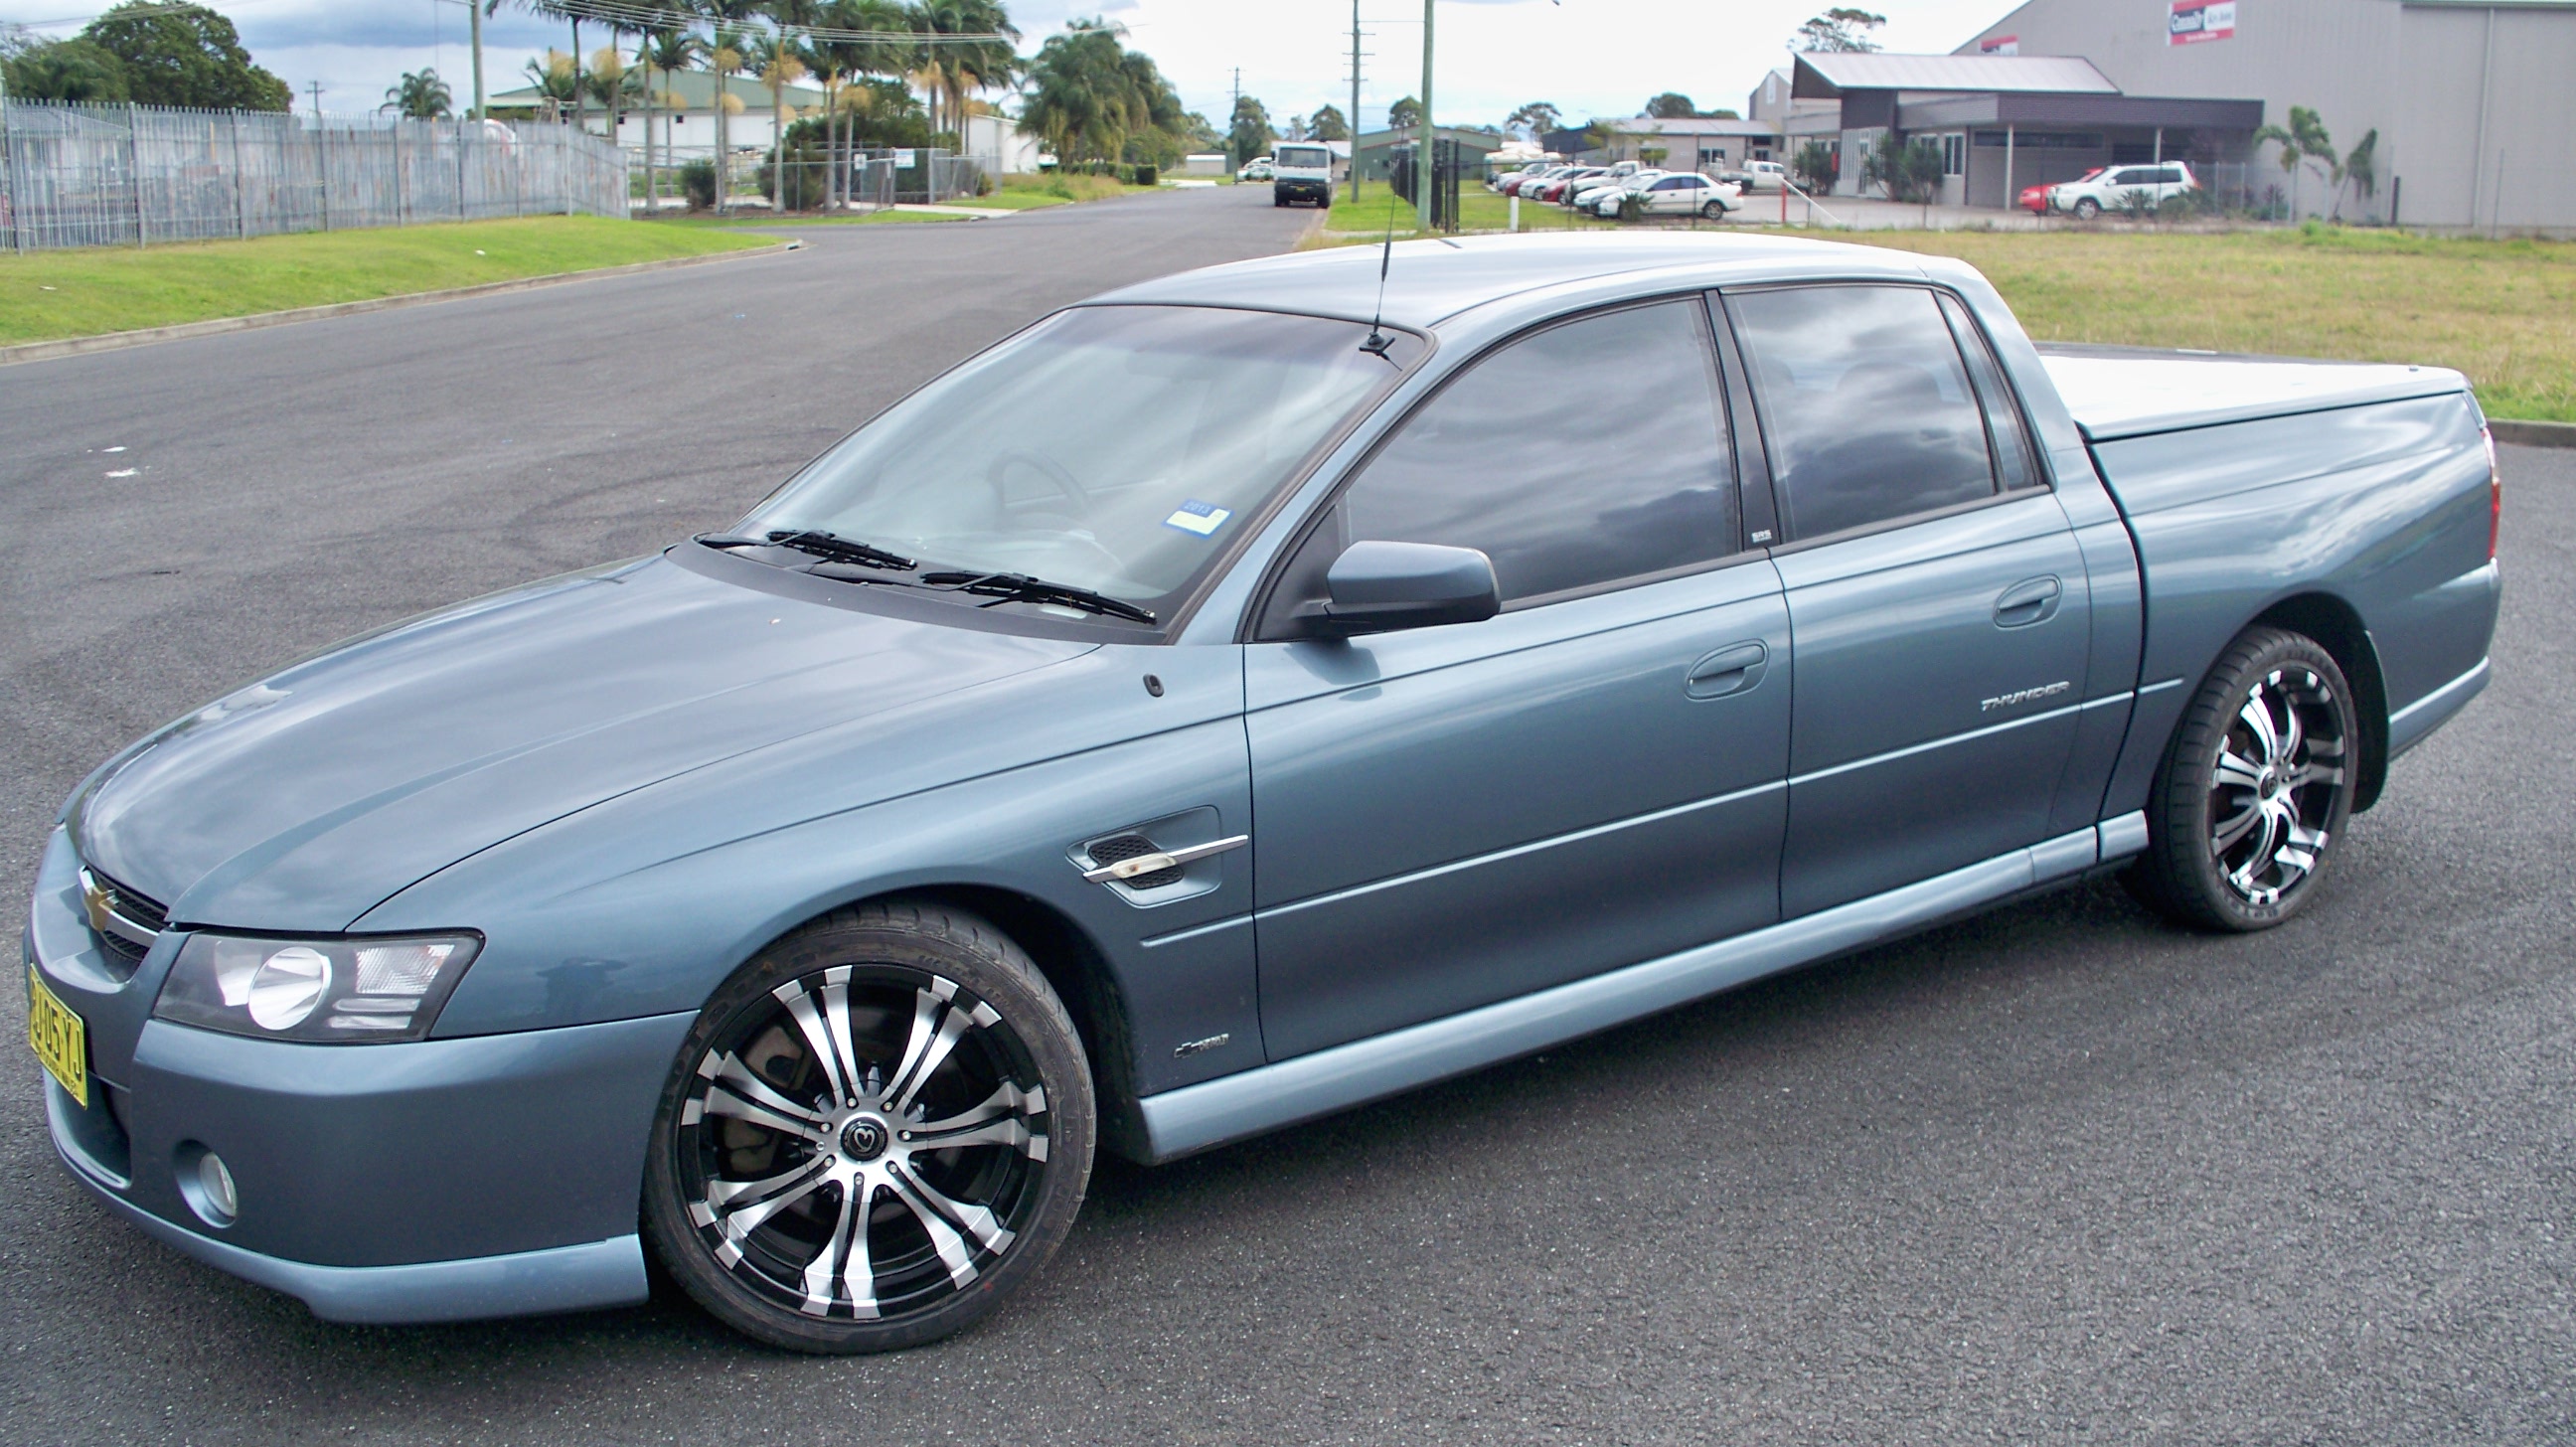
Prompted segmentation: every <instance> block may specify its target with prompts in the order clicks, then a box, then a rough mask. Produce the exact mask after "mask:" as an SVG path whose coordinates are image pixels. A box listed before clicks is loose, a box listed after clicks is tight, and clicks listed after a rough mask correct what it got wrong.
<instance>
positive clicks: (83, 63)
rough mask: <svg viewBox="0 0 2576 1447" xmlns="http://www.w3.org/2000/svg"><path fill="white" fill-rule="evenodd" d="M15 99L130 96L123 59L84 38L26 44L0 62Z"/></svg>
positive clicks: (56, 99) (86, 98)
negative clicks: (24, 47)
mask: <svg viewBox="0 0 2576 1447" xmlns="http://www.w3.org/2000/svg"><path fill="white" fill-rule="evenodd" d="M0 72H5V78H6V79H7V81H8V83H9V94H11V95H12V96H15V97H17V98H18V99H19V100H50V101H122V100H126V99H129V98H130V96H129V94H128V92H127V89H126V83H125V63H124V62H123V61H121V60H118V59H117V58H116V56H115V55H113V54H111V53H110V52H109V51H108V50H107V49H106V48H105V47H103V46H100V45H98V44H96V43H94V42H91V41H87V40H57V41H55V42H53V43H52V44H50V45H35V46H29V47H28V48H26V49H25V50H22V51H20V52H18V53H17V54H16V55H13V56H10V57H8V59H7V60H6V61H5V63H0Z"/></svg>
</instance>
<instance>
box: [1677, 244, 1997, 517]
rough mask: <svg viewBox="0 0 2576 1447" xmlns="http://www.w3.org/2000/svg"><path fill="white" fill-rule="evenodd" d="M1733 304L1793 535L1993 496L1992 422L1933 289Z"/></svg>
mask: <svg viewBox="0 0 2576 1447" xmlns="http://www.w3.org/2000/svg"><path fill="white" fill-rule="evenodd" d="M1728 304H1729V307H1730V308H1731V310H1732V311H1733V313H1734V316H1735V330H1736V338H1737V340H1738V341H1739V342H1741V343H1742V344H1743V347H1744V356H1745V366H1746V367H1747V369H1748V370H1750V371H1751V372H1752V374H1753V384H1754V388H1755V391H1756V393H1757V394H1758V396H1759V398H1760V401H1761V406H1762V422H1763V427H1764V434H1765V436H1766V437H1767V438H1768V439H1769V441H1770V451H1771V472H1772V476H1773V477H1774V478H1775V479H1776V480H1777V481H1778V482H1779V484H1780V493H1781V499H1780V500H1781V503H1782V505H1783V506H1784V507H1786V508H1787V509H1788V514H1789V516H1788V525H1789V527H1790V529H1791V530H1792V531H1791V535H1792V536H1794V537H1802V538H1812V537H1815V536H1817V535H1819V534H1822V533H1830V532H1839V531H1841V530H1842V529H1844V528H1856V527H1865V526H1867V525H1869V524H1871V523H1876V522H1884V521H1886V520H1888V519H1889V518H1897V517H1903V516H1905V515H1906V514H1908V513H1917V512H1923V511H1926V510H1928V509H1931V508H1937V507H1948V506H1950V505H1952V504H1954V503H1962V502H1969V501H1973V500H1975V499H1977V498H1981V497H1989V496H1992V495H1993V493H1994V491H1995V473H1994V466H1993V463H1992V461H1991V460H1990V459H1989V458H1988V456H1987V453H1986V428H1985V421H1984V419H1983V417H1982V416H1981V415H1980V413H1979V411H1978V407H1977V401H1976V397H1975V395H1974V394H1973V393H1971V392H1970V391H1969V390H1968V374H1967V372H1966V371H1965V369H1963V368H1962V367H1961V365H1960V362H1959V348H1958V345H1957V343H1955V342H1954V341H1952V340H1951V337H1950V327H1949V324H1948V323H1947V322H1945V321H1943V320H1942V318H1941V309H1940V307H1939V306H1938V305H1936V304H1935V303H1934V302H1933V300H1932V293H1931V292H1929V291H1926V290H1924V289H1922V288H1920V287H1904V286H1816V287H1795V288H1789V289H1785V290H1781V291H1762V292H1749V293H1743V294H1739V295H1737V296H1735V297H1733V298H1731V299H1730V301H1729V303H1728Z"/></svg>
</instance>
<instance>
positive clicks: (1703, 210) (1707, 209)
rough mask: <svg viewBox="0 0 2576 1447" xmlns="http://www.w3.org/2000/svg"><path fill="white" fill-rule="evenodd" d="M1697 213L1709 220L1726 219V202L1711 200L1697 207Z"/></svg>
mask: <svg viewBox="0 0 2576 1447" xmlns="http://www.w3.org/2000/svg"><path fill="white" fill-rule="evenodd" d="M1699 214H1701V215H1702V216H1705V217H1707V218H1708V219H1709V220H1711V221H1723V220H1725V219H1726V203H1725V202H1723V201H1711V202H1709V203H1708V204H1707V205H1705V206H1702V207H1700V208H1699Z"/></svg>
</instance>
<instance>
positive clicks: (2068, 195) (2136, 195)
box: [2048, 161, 2200, 221]
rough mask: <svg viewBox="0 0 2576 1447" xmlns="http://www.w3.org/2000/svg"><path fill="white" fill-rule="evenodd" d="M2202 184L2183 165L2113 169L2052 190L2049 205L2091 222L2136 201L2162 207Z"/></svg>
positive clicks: (2091, 174) (2088, 175)
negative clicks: (2165, 201)
mask: <svg viewBox="0 0 2576 1447" xmlns="http://www.w3.org/2000/svg"><path fill="white" fill-rule="evenodd" d="M2199 184H2200V183H2199V182H2198V181H2197V180H2195V179H2193V177H2192V174H2191V167H2189V166H2187V165H2185V164H2183V163H2182V162H2180V161H2167V162H2165V163H2164V164H2162V165H2159V166H2113V167H2111V168H2109V169H2108V170H2105V171H2096V172H2091V173H2088V174H2087V175H2086V176H2085V177H2084V178H2083V179H2081V180H2075V181H2069V182H2067V183H2065V184H2064V185H2062V186H2052V187H2050V188H2049V191H2048V205H2049V209H2050V210H2052V211H2066V212H2071V213H2073V214H2074V215H2075V216H2077V217H2078V218H2080V219H2082V220H2085V221H2090V220H2092V219H2093V218H2094V217H2096V216H2099V215H2101V214H2102V213H2103V212H2104V211H2109V210H2116V209H2118V208H2120V207H2122V206H2126V205H2128V204H2130V202H2131V201H2132V200H2133V199H2143V200H2144V201H2145V203H2146V204H2147V205H2150V206H2156V205H2161V204H2163V202H2164V200H2165V198H2166V197H2168V196H2178V195H2181V194H2182V193H2183V192H2185V191H2189V190H2191V189H2192V188H2194V187H2195V186H2198V185H2199Z"/></svg>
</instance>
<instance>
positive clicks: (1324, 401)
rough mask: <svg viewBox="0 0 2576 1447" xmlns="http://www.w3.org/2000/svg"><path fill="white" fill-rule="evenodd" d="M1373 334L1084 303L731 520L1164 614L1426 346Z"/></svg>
mask: <svg viewBox="0 0 2576 1447" xmlns="http://www.w3.org/2000/svg"><path fill="white" fill-rule="evenodd" d="M1367 336H1368V328H1367V327H1365V326H1360V325H1357V324H1354V323H1350V322H1341V321H1331V320H1326V319H1323V318H1317V317H1301V316H1285V315H1280V314H1277V313H1272V312H1255V311H1238V310H1232V309H1225V308H1216V307H1159V306H1099V307H1076V308H1073V309H1071V310H1069V311H1065V312H1061V313H1059V314H1057V315H1056V316H1054V317H1051V318H1049V319H1047V320H1046V321H1044V322H1041V323H1039V324H1038V325H1037V326H1035V327H1032V328H1030V329H1029V330H1028V331H1026V332H1024V333H1022V334H1021V335H1019V336H1018V337H1015V338H1013V339H1011V340H1010V341H1008V342H1005V343H1004V344H1002V345H1001V346H998V347H996V348H994V349H993V350H991V351H989V352H986V353H985V354H984V355H982V356H980V357H977V358H975V359H974V360H972V361H970V362H968V363H966V364H965V365H964V366H961V367H959V368H957V369H956V370H955V371H953V372H950V373H948V374H947V375H946V376H943V377H941V378H939V379H938V380H937V381H935V382H932V383H931V384H930V385H929V386H927V387H924V388H922V389H921V390H920V391H918V392H916V393H914V394H913V395H912V396H910V397H908V398H906V399H905V400H904V401H903V402H901V403H900V404H898V405H896V406H895V407H893V408H891V409H889V410H888V411H887V412H886V413H885V414H884V415H883V416H880V417H878V418H877V419H876V420H875V421H873V422H871V423H869V424H868V425H867V426H865V427H863V428H861V429H860V430H859V431H857V432H856V433H853V434H852V435H851V436H850V437H849V438H848V439H847V440H845V441H843V442H842V443H841V444H840V445H839V446H837V447H835V448H833V449H832V450H831V451H830V452H828V453H825V454H824V455H823V456H822V457H821V458H819V459H817V460H816V461H815V462H814V463H813V465H812V466H810V467H809V468H807V469H806V471H805V472H804V473H803V474H801V475H800V476H798V477H797V478H796V479H795V480H794V481H792V482H790V483H789V484H788V485H787V486H786V487H784V488H782V489H781V490H780V491H779V492H778V493H777V494H776V495H774V496H773V497H771V498H770V499H769V500H768V501H766V502H764V503H762V504H761V505H760V507H758V508H757V509H755V510H754V511H753V512H752V514H751V515H750V516H749V517H748V518H746V519H744V520H743V522H742V524H741V525H740V526H739V527H737V528H736V529H735V530H734V531H735V532H736V533H737V534H740V535H750V536H767V535H770V534H774V533H777V532H780V531H782V530H785V531H791V532H806V531H811V532H817V533H828V534H831V535H833V536H834V537H837V538H844V539H859V540H864V541H865V542H866V543H868V544H870V545H872V546H874V547H878V548H884V549H890V550H892V551H894V552H897V553H901V554H903V555H905V556H907V557H910V558H914V559H918V560H919V561H920V563H921V566H922V568H923V569H924V570H938V571H942V572H957V573H968V574H977V573H1012V574H1028V575H1032V576H1036V577H1040V578H1044V579H1046V580H1047V581H1048V582H1050V583H1055V584H1062V585H1065V586H1068V587H1074V588H1082V589H1088V590H1090V591H1093V592H1097V593H1101V594H1105V595H1107V596H1108V597H1111V598H1116V599H1122V600H1125V601H1127V602H1130V603H1134V604H1137V605H1139V606H1142V607H1144V608H1146V609H1149V610H1151V611H1153V612H1155V613H1156V614H1158V615H1160V616H1162V617H1165V618H1168V617H1169V616H1170V614H1171V611H1172V610H1171V607H1170V605H1171V603H1172V602H1173V601H1175V599H1176V597H1177V595H1180V594H1183V593H1185V592H1186V591H1187V590H1188V589H1190V588H1191V587H1192V586H1194V585H1195V583H1196V581H1197V579H1198V578H1199V576H1200V575H1201V574H1202V573H1203V572H1204V571H1205V570H1206V568H1207V567H1208V566H1209V564H1210V563H1211V562H1212V561H1213V560H1214V559H1215V558H1216V557H1217V556H1218V555H1219V554H1220V553H1221V552H1222V551H1223V550H1224V548H1225V545H1226V543H1227V542H1228V541H1229V540H1230V539H1231V538H1233V537H1234V536H1235V534H1236V533H1237V532H1239V531H1240V530H1241V529H1242V528H1244V527H1245V526H1247V525H1248V524H1249V523H1250V521H1251V519H1252V517H1253V515H1254V514H1256V513H1257V512H1258V511H1259V510H1260V509H1261V507H1262V505H1263V504H1264V503H1265V502H1266V501H1267V500H1268V499H1269V498H1270V496H1271V495H1272V494H1273V493H1274V492H1276V491H1277V490H1278V489H1279V488H1280V487H1281V486H1282V485H1283V484H1285V483H1286V482H1287V481H1288V480H1289V479H1290V477H1291V475H1292V474H1293V473H1294V472H1295V471H1296V470H1297V467H1298V464H1299V462H1300V461H1301V460H1302V459H1304V458H1305V457H1306V455H1307V454H1308V453H1309V452H1311V451H1312V450H1313V449H1314V447H1315V445H1316V444H1317V443H1318V442H1320V441H1322V440H1323V439H1324V438H1325V437H1326V436H1327V435H1328V434H1330V433H1331V432H1333V431H1334V430H1335V429H1336V428H1337V427H1339V426H1340V425H1341V424H1342V423H1343V421H1344V420H1345V419H1347V418H1348V417H1349V416H1350V415H1351V413H1352V412H1353V411H1354V410H1355V409H1356V408H1358V407H1359V406H1360V405H1361V404H1362V403H1363V402H1364V401H1366V400H1367V399H1368V398H1369V397H1370V396H1371V395H1372V394H1373V393H1375V392H1376V391H1377V390H1378V389H1379V388H1380V387H1382V386H1384V385H1386V384H1388V383H1389V382H1391V381H1392V380H1393V379H1394V378H1395V376H1396V375H1397V374H1398V373H1399V372H1400V371H1401V370H1402V364H1405V363H1408V362H1409V361H1410V360H1411V359H1412V358H1413V357H1414V356H1416V355H1418V353H1419V348H1420V344H1419V343H1418V342H1417V341H1415V340H1414V339H1413V338H1412V337H1410V336H1407V335H1404V334H1400V333H1397V334H1393V337H1394V341H1393V346H1392V348H1391V354H1390V355H1389V356H1380V355H1378V354H1376V353H1374V352H1368V351H1362V350H1361V348H1360V343H1361V342H1362V341H1363V340H1365V339H1366V338H1367ZM1391 363H1393V364H1394V365H1391ZM889 580H890V581H901V580H900V579H899V578H892V577H890V578H889ZM1036 606H1044V605H1043V604H1040V605H1036Z"/></svg>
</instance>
